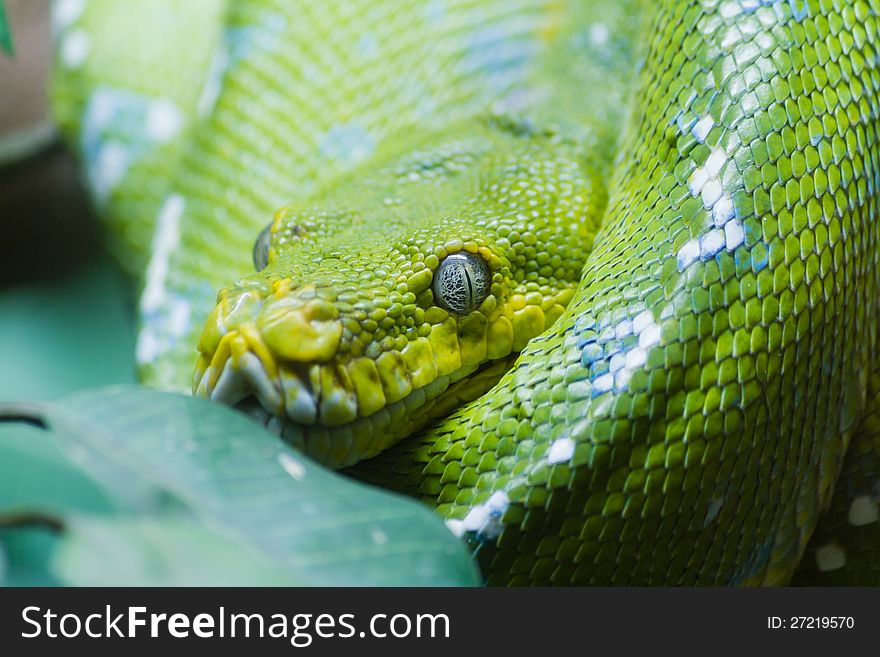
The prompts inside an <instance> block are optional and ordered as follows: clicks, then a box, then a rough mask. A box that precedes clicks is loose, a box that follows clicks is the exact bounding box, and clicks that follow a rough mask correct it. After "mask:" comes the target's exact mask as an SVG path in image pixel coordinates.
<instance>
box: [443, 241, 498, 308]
mask: <svg viewBox="0 0 880 657" xmlns="http://www.w3.org/2000/svg"><path fill="white" fill-rule="evenodd" d="M490 285H491V277H490V276H489V267H488V265H486V261H485V260H483V259H482V258H481V257H480V256H478V255H474V254H471V253H453V254H450V255H448V256H446V257H445V258H444V259H443V260H442V261H441V262H440V265H439V266H438V267H437V271H435V272H434V282H433V284H432V289H433V291H434V299H435V300H436V302H437V303H438V305H440V306H441V307H442V308H445V309H446V310H449V311H450V312H453V313H455V314H457V315H466V314H467V313H469V312H471V311H473V310H476V308H477V307H478V306H479V305H480V304H481V303H483V301H484V300H485V299H486V297H487V296H488V295H489V287H490Z"/></svg>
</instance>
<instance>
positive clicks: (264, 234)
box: [253, 222, 272, 271]
mask: <svg viewBox="0 0 880 657" xmlns="http://www.w3.org/2000/svg"><path fill="white" fill-rule="evenodd" d="M271 243H272V222H270V223H269V224H268V225H267V226H266V227H265V228H264V229H263V230H261V231H260V234H259V235H257V241H256V242H254V254H253V255H254V267H255V268H256V270H257V271H263V270H264V269H265V268H266V265H268V264H269V246H270V245H271Z"/></svg>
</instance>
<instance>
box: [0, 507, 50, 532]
mask: <svg viewBox="0 0 880 657" xmlns="http://www.w3.org/2000/svg"><path fill="white" fill-rule="evenodd" d="M28 527H43V528H44V529H48V530H49V531H52V532H55V533H60V532H63V531H64V523H63V522H62V521H61V520H60V519H59V518H56V517H55V516H50V515H48V514H46V513H39V512H36V511H22V512H19V513H0V529H26V528H28Z"/></svg>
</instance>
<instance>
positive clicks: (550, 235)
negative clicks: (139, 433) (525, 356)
mask: <svg viewBox="0 0 880 657" xmlns="http://www.w3.org/2000/svg"><path fill="white" fill-rule="evenodd" d="M481 125H482V130H470V134H471V137H469V139H468V140H462V141H459V140H450V141H440V142H438V143H437V145H434V146H432V147H429V148H419V147H414V148H412V149H410V150H408V151H407V152H406V153H405V154H404V155H403V156H398V157H396V158H393V159H390V160H389V161H387V162H386V164H385V165H384V166H383V167H380V168H378V169H377V170H374V171H361V172H359V173H357V174H355V175H353V176H352V177H351V178H350V179H348V180H345V181H341V182H339V183H338V184H336V185H334V186H333V187H332V188H330V189H327V190H325V191H324V192H322V193H319V194H318V196H317V198H316V199H315V201H314V202H312V203H308V204H292V205H289V206H286V207H284V208H282V209H281V210H279V211H278V212H277V213H276V215H275V218H274V220H273V221H272V223H271V224H270V225H269V226H268V227H267V228H266V230H264V231H263V233H261V234H260V236H259V237H257V239H256V243H255V246H254V259H255V264H256V265H257V269H258V270H259V271H258V272H257V273H256V274H254V275H251V276H249V277H247V278H245V279H243V280H241V281H239V282H238V283H237V284H236V285H233V286H231V287H229V288H226V289H224V290H222V291H221V292H220V293H219V295H218V301H217V305H216V306H215V308H214V310H213V311H212V312H211V314H210V316H209V317H208V320H207V322H206V324H205V328H204V332H203V334H202V337H201V340H200V343H199V359H198V364H197V366H196V371H195V377H194V393H195V394H197V395H200V396H204V397H208V398H211V399H213V400H216V401H220V402H223V403H227V404H233V405H239V406H243V407H248V408H251V409H256V408H258V409H259V411H258V413H259V414H260V415H262V417H263V419H264V420H265V421H266V422H267V426H270V427H274V428H275V429H277V430H278V431H279V432H280V433H281V434H282V435H283V436H284V437H285V438H287V439H289V440H290V441H291V442H293V443H294V444H295V445H297V446H298V447H300V448H302V449H304V451H305V452H306V453H308V454H310V455H312V456H313V457H315V458H316V459H318V460H319V461H321V462H323V463H325V464H327V465H329V466H331V467H341V466H345V465H349V464H351V463H354V462H356V461H358V460H360V459H363V458H368V457H370V456H372V455H375V454H377V453H378V452H379V451H381V450H383V449H385V448H386V447H388V446H389V445H391V444H393V443H394V442H397V441H398V440H400V439H401V438H403V437H405V436H407V435H409V434H411V433H413V432H414V431H416V430H418V429H419V428H420V427H422V426H424V425H425V424H426V423H429V422H431V421H432V420H436V419H438V418H440V417H444V416H446V415H448V414H449V413H450V412H451V411H452V410H454V409H455V408H456V407H458V406H460V405H461V404H463V403H465V402H468V401H471V400H473V399H474V398H476V397H478V396H480V395H481V394H483V393H484V392H485V391H486V390H488V389H489V388H490V387H491V386H492V385H494V383H495V382H497V380H498V379H499V378H500V376H501V375H502V374H503V373H504V371H506V370H507V369H509V367H510V366H511V364H512V362H513V360H514V358H515V357H516V355H517V354H518V353H519V351H520V350H522V349H523V347H524V346H525V345H526V343H527V342H528V341H529V340H531V339H532V338H534V337H536V336H538V335H539V334H541V333H542V332H543V331H544V330H545V329H546V328H547V327H549V326H550V325H551V324H552V323H553V322H554V321H555V320H556V319H557V318H558V317H559V316H560V315H561V314H562V312H563V309H564V308H565V306H566V304H567V303H568V301H569V300H570V299H571V297H572V295H573V292H574V289H575V287H576V286H577V284H578V281H579V279H580V274H581V269H582V266H583V263H584V260H585V258H586V255H587V254H588V252H589V250H590V247H591V244H592V238H593V234H594V233H595V230H596V228H597V224H598V217H599V215H600V213H601V210H602V206H603V204H604V194H603V192H602V190H601V189H600V188H598V186H597V183H596V178H595V176H591V175H590V173H589V168H588V167H586V166H585V163H584V162H583V161H581V160H580V159H579V151H578V149H577V148H576V146H574V145H572V144H566V143H564V142H561V141H559V140H555V139H553V138H551V137H547V136H544V137H541V138H534V136H532V137H533V138H526V136H525V135H524V134H523V133H522V131H521V130H520V131H510V130H505V129H503V128H498V127H497V126H494V125H486V124H481Z"/></svg>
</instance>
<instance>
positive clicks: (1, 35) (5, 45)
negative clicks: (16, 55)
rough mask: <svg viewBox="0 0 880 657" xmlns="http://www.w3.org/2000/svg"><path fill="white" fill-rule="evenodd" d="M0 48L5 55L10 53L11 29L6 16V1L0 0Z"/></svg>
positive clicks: (11, 49)
mask: <svg viewBox="0 0 880 657" xmlns="http://www.w3.org/2000/svg"><path fill="white" fill-rule="evenodd" d="M0 50H2V51H3V52H5V53H6V54H7V55H12V54H13V52H14V49H13V47H12V30H11V29H10V28H9V19H8V18H7V17H6V3H5V2H4V0H0Z"/></svg>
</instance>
